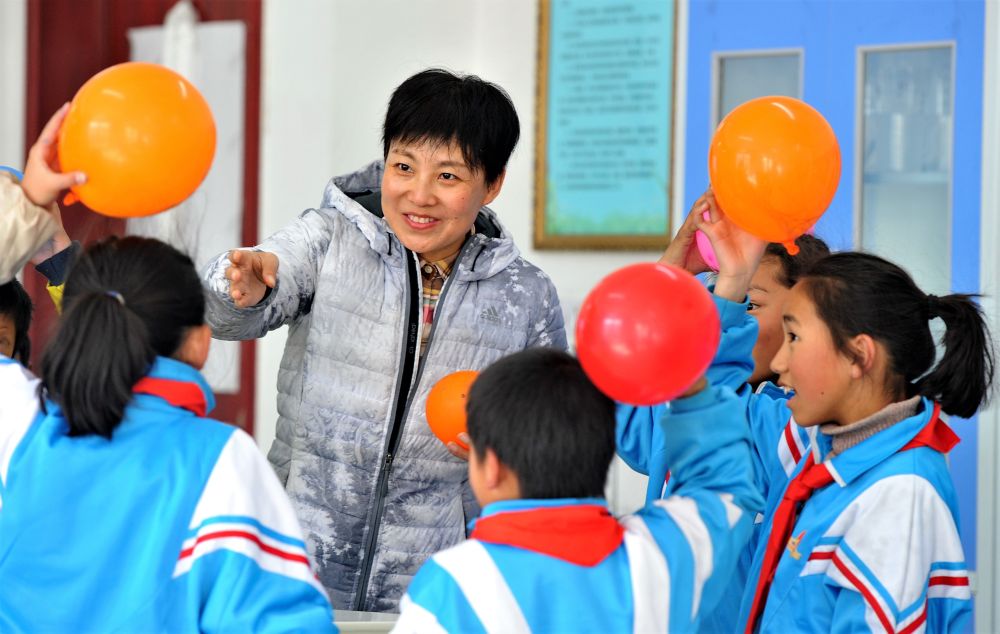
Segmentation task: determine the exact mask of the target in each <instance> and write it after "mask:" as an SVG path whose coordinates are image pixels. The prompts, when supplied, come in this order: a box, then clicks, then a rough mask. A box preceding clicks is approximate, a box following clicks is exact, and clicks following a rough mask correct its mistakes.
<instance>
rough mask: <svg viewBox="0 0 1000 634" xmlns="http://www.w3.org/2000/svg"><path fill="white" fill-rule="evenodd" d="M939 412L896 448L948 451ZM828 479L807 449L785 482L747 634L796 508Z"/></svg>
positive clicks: (949, 436)
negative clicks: (800, 464) (799, 468)
mask: <svg viewBox="0 0 1000 634" xmlns="http://www.w3.org/2000/svg"><path fill="white" fill-rule="evenodd" d="M940 414H941V405H940V404H938V403H935V404H934V412H933V413H932V414H931V419H930V422H928V423H927V425H926V426H925V427H924V428H923V429H922V430H920V433H918V434H917V435H916V436H914V437H913V440H911V441H910V442H908V443H906V445H904V446H903V447H902V448H901V449H900V450H899V451H901V452H902V451H907V450H909V449H915V448H917V447H930V448H931V449H934V450H936V451H939V452H941V453H948V452H949V451H951V449H952V447H954V446H955V445H957V444H958V440H959V439H958V436H956V435H955V432H953V431H952V430H951V428H950V427H948V425H947V424H946V423H945V422H944V421H943V420H941V418H940ZM831 482H833V475H832V474H831V473H830V471H829V470H828V469H827V468H826V465H825V464H822V463H821V464H815V461H814V460H813V453H812V452H810V453H809V457H808V458H806V464H805V466H803V467H802V471H800V472H799V475H797V476H796V477H795V479H793V480H792V481H791V482H789V483H788V488H787V489H785V495H784V496H783V497H782V499H781V503H780V504H779V505H778V508H777V510H776V511H775V512H774V521H773V522H772V523H771V535H770V537H769V538H768V540H767V550H766V551H765V552H764V563H763V564H762V565H761V568H760V576H759V577H758V578H757V590H756V592H754V597H753V607H751V608H750V618H749V620H748V621H747V627H746V633H747V634H751V633H752V632H753V631H754V628H755V627H756V626H757V620H758V619H760V617H761V615H762V614H763V613H764V607H765V606H766V605H767V595H768V592H769V591H770V589H771V582H772V581H774V573H775V571H776V570H777V569H778V562H779V561H781V556H782V555H783V554H784V552H785V546H786V544H788V539H789V538H790V537H791V536H792V529H793V528H794V527H795V521H796V520H797V519H798V517H799V512H800V511H801V510H802V507H803V506H805V504H806V502H807V501H808V500H809V498H810V496H812V494H813V491H815V490H816V489H822V488H823V487H825V486H826V485H828V484H830V483H831Z"/></svg>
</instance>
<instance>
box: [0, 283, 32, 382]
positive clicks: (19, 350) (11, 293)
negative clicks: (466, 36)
mask: <svg viewBox="0 0 1000 634" xmlns="http://www.w3.org/2000/svg"><path fill="white" fill-rule="evenodd" d="M34 309H35V306H34V304H32V303H31V297H29V296H28V292H27V291H25V290H24V287H23V286H21V283H20V282H18V281H17V280H11V281H10V282H7V283H6V284H3V285H0V315H7V316H8V317H10V318H11V319H12V320H13V321H14V352H13V354H11V358H13V359H14V360H15V361H20V362H21V365H24V366H26V367H27V366H28V364H29V362H30V360H31V339H29V338H28V328H29V327H30V326H31V313H32V312H34Z"/></svg>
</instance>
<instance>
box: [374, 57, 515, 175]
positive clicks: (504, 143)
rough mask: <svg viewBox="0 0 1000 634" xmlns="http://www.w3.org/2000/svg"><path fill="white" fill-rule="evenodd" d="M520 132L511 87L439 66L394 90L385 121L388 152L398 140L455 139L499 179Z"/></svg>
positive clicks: (472, 163)
mask: <svg viewBox="0 0 1000 634" xmlns="http://www.w3.org/2000/svg"><path fill="white" fill-rule="evenodd" d="M520 133H521V126H520V123H519V122H518V118H517V111H516V110H514V104H513V102H511V100H510V97H509V96H508V95H507V93H506V92H505V91H504V90H503V89H502V88H500V87H499V86H497V85H496V84H492V83H490V82H488V81H484V80H482V79H480V78H479V77H476V76H475V75H465V76H462V75H456V74H455V73H452V72H450V71H447V70H443V69H440V68H431V69H428V70H425V71H421V72H419V73H417V74H416V75H414V76H412V77H410V78H409V79H407V80H406V81H404V82H403V83H402V84H400V85H399V87H397V88H396V90H395V91H394V92H393V93H392V97H391V98H390V99H389V109H388V110H387V111H386V113H385V123H384V125H383V127H382V146H383V157H388V156H389V146H390V145H391V144H392V143H393V142H402V143H413V142H419V141H423V140H428V141H432V142H440V143H451V142H453V141H454V142H455V144H456V145H457V146H458V147H459V148H460V149H461V151H462V157H463V158H464V159H465V162H466V164H468V166H469V167H470V168H471V169H472V170H473V171H477V172H479V171H481V172H482V173H483V175H484V177H485V180H486V184H487V185H492V184H494V183H495V182H496V181H497V179H498V178H500V176H501V174H503V171H504V169H506V167H507V161H508V159H510V155H511V152H513V151H514V146H515V145H517V139H518V137H519V136H520Z"/></svg>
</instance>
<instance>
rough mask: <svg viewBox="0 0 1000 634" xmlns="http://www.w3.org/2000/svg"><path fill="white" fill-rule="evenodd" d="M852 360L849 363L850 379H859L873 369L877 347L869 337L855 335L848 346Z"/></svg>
mask: <svg viewBox="0 0 1000 634" xmlns="http://www.w3.org/2000/svg"><path fill="white" fill-rule="evenodd" d="M849 347H850V349H851V353H852V354H853V357H854V360H853V361H852V362H851V378H852V379H860V378H862V377H863V376H865V375H866V374H869V373H870V372H871V371H872V369H873V368H874V367H875V363H876V358H877V356H878V354H879V347H878V345H877V344H876V343H875V340H874V339H872V338H871V337H870V336H869V335H864V334H862V335H857V336H856V337H854V338H853V339H851V342H850V344H849Z"/></svg>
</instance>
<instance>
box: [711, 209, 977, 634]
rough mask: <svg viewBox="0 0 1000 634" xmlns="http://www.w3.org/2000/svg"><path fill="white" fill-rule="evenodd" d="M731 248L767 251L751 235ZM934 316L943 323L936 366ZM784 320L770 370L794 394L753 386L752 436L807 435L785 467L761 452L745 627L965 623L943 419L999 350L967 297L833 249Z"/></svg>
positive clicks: (745, 261)
mask: <svg viewBox="0 0 1000 634" xmlns="http://www.w3.org/2000/svg"><path fill="white" fill-rule="evenodd" d="M720 223H721V224H720ZM725 225H726V221H725V220H724V219H720V220H719V221H712V222H707V223H705V224H704V225H703V227H705V228H706V229H707V230H706V233H708V234H709V237H710V238H712V239H713V242H716V241H717V240H718V239H719V238H720V234H721V233H723V232H729V231H734V232H738V230H735V229H733V228H732V227H729V228H726V229H723V227H724V226H725ZM730 246H733V247H734V251H739V250H741V249H743V248H746V249H747V251H744V253H746V252H751V253H752V252H753V251H754V250H756V249H759V248H760V245H757V246H753V245H752V239H746V240H745V241H744V242H743V243H742V244H736V243H735V242H734V243H731V245H730ZM725 248H726V247H725V245H723V249H725ZM717 252H718V248H717ZM752 260H753V258H751V257H737V258H734V259H732V260H730V262H731V263H734V266H733V267H730V268H729V269H728V270H727V271H725V274H726V276H727V277H728V278H730V279H748V275H749V274H751V270H750V269H749V268H747V265H752ZM721 263H722V260H721V259H720V264H721ZM723 268H725V266H724V265H723ZM720 275H722V271H720ZM734 290H735V289H734ZM935 318H940V319H942V320H943V321H944V324H945V326H946V333H945V335H944V338H943V344H944V351H943V354H942V357H941V359H940V360H939V361H938V362H937V363H935V354H936V349H935V342H934V338H933V336H932V334H931V331H930V327H929V322H930V320H932V319H935ZM750 319H752V318H751V317H750V316H746V317H745V320H750ZM783 322H784V330H785V341H784V343H783V345H782V347H781V349H780V350H779V351H778V353H777V355H776V356H775V358H774V360H773V361H772V365H771V367H772V369H773V371H774V372H775V374H777V375H778V377H779V382H780V384H781V385H782V386H783V387H784V388H787V389H789V390H792V395H791V398H786V397H785V396H784V395H782V396H779V397H775V396H773V395H772V394H770V393H768V392H767V391H766V390H765V391H764V392H762V393H760V394H757V395H754V396H751V397H750V398H749V399H748V400H747V408H748V409H747V411H748V418H749V422H750V426H751V433H752V435H753V436H754V443H755V445H758V446H769V445H771V446H773V443H774V442H775V441H776V439H777V438H778V437H779V436H781V435H782V434H784V430H785V429H787V424H788V422H789V421H794V422H795V424H797V425H798V426H800V427H804V428H806V429H807V430H808V432H809V435H810V441H809V447H808V450H806V451H805V452H804V453H803V455H802V456H801V457H800V459H799V460H798V462H797V464H796V466H795V468H794V469H793V471H792V473H791V474H786V472H785V470H784V468H783V466H782V465H781V463H780V460H778V459H777V456H776V454H773V453H762V454H761V457H762V459H763V460H764V461H765V467H764V469H765V472H766V473H767V474H768V477H769V482H768V485H769V486H768V490H767V491H766V494H767V508H766V511H765V517H764V524H763V530H762V533H763V535H765V536H767V537H766V538H762V539H761V541H760V543H759V544H758V548H757V551H756V553H755V556H754V560H753V565H752V568H751V571H750V576H749V578H750V579H751V584H750V585H748V587H747V589H746V592H745V594H744V597H743V602H742V606H741V613H740V628H741V629H745V630H746V631H747V632H753V631H762V632H788V631H796V632H829V631H878V632H881V631H893V632H900V631H905V632H916V631H925V630H926V631H933V632H950V631H957V630H961V628H962V627H963V625H964V623H965V621H966V620H967V619H968V617H969V615H970V614H971V607H972V603H971V595H970V592H969V585H968V573H967V570H966V562H965V556H964V554H963V551H962V546H961V543H960V541H959V536H958V527H957V516H958V513H957V500H956V496H955V491H954V487H953V485H952V482H951V478H950V475H949V472H948V467H947V462H946V455H947V453H948V451H950V449H951V448H952V447H953V446H954V445H955V444H956V443H957V442H958V438H957V436H956V435H955V434H954V432H952V431H951V429H950V428H949V427H948V425H947V424H945V422H944V421H943V420H942V418H941V414H942V412H943V413H948V414H952V415H956V416H963V417H969V416H971V415H973V414H974V413H975V411H976V410H977V409H978V407H979V406H980V404H981V403H982V402H983V401H984V399H985V398H986V396H987V394H988V393H989V391H990V386H991V384H992V378H993V359H994V355H993V348H992V344H991V340H990V336H989V333H988V332H987V328H986V325H985V322H984V320H983V318H982V315H981V313H980V311H979V309H978V307H977V306H976V304H975V303H974V302H973V301H972V298H970V297H969V296H967V295H948V296H945V297H935V296H933V295H928V294H926V293H924V292H923V291H921V290H920V289H919V288H918V287H917V286H916V284H915V283H914V282H913V280H912V278H910V276H909V275H908V274H907V273H906V272H905V271H903V270H902V269H900V268H899V267H898V266H896V265H894V264H892V263H890V262H887V261H886V260H883V259H881V258H879V257H877V256H874V255H868V254H861V253H840V254H835V255H831V256H829V257H827V258H824V259H822V260H820V261H819V262H818V263H816V264H815V265H813V266H812V267H811V268H810V269H809V270H808V271H806V272H805V274H804V275H803V277H802V278H801V279H800V281H799V282H798V283H797V284H796V285H795V286H794V287H793V289H792V292H791V294H790V295H789V298H788V300H787V301H786V303H785V306H784V308H783ZM724 343H725V344H727V345H728V346H729V347H728V349H727V350H726V351H725V352H724V354H723V353H721V352H720V357H724V358H729V359H738V358H740V357H742V358H743V364H744V365H745V364H747V363H748V360H749V358H750V354H751V348H752V344H751V343H750V342H749V341H747V340H745V339H744V340H737V339H729V340H728V342H724ZM767 463H770V464H769V465H768V464H767Z"/></svg>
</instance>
